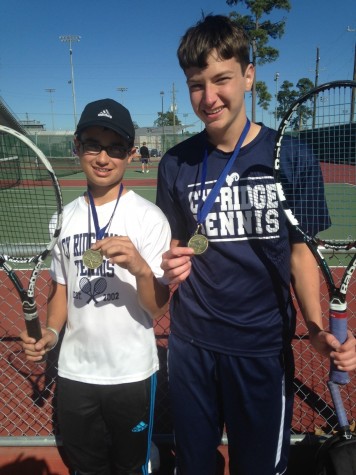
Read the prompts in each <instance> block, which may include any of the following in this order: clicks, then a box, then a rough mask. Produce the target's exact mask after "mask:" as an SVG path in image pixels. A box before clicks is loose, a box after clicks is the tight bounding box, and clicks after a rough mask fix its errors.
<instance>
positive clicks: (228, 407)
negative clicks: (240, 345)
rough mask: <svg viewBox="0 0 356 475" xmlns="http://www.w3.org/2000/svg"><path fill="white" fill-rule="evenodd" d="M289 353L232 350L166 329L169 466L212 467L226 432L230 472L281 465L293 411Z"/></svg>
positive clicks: (191, 472) (194, 472) (183, 471)
mask: <svg viewBox="0 0 356 475" xmlns="http://www.w3.org/2000/svg"><path fill="white" fill-rule="evenodd" d="M293 373H294V364H293V354H292V350H291V349H289V350H288V351H286V352H285V354H281V355H278V356H273V357H267V358H266V357H263V358H251V357H248V358H246V357H236V356H229V355H225V354H221V353H216V352H213V351H209V350H206V349H203V348H200V347H197V346H195V345H193V344H191V343H189V342H186V341H183V340H181V339H180V338H178V337H177V336H175V335H170V341H169V354H168V375H169V386H170V397H171V403H172V413H173V424H174V431H175V442H176V454H177V462H176V463H177V473H178V474H179V475H198V474H204V475H215V470H216V463H217V447H218V446H219V445H220V442H221V436H222V433H223V430H224V429H225V430H226V434H227V438H228V452H229V468H230V475H256V474H263V475H277V474H283V473H285V471H286V469H287V462H288V455H289V444H290V425H291V419H292V413H293Z"/></svg>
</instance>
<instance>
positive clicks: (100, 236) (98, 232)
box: [87, 183, 124, 241]
mask: <svg viewBox="0 0 356 475" xmlns="http://www.w3.org/2000/svg"><path fill="white" fill-rule="evenodd" d="M123 189H124V186H123V184H122V183H121V184H120V189H119V194H118V196H117V199H116V203H115V208H114V211H113V212H112V215H111V217H110V219H109V221H108V222H107V223H106V225H105V226H104V227H103V228H100V225H99V219H98V213H97V211H96V207H95V203H94V198H93V195H92V194H91V193H90V191H89V188H88V190H87V192H88V197H89V203H90V210H91V213H92V216H93V221H94V226H95V236H96V240H97V241H99V240H100V239H103V237H104V234H105V231H106V230H107V229H108V227H109V226H110V224H111V221H112V219H113V217H114V214H115V211H116V208H117V205H118V203H119V200H120V197H121V193H122V190H123ZM88 210H89V208H88ZM90 210H89V213H90ZM90 234H91V231H90V214H89V235H90Z"/></svg>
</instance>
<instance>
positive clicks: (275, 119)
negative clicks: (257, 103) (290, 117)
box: [274, 73, 279, 130]
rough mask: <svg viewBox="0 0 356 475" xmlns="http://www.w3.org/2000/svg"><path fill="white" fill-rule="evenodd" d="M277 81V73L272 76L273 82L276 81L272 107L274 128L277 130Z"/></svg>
mask: <svg viewBox="0 0 356 475" xmlns="http://www.w3.org/2000/svg"><path fill="white" fill-rule="evenodd" d="M278 79H279V73H276V74H275V75H274V80H275V81H276V104H275V106H274V128H275V129H276V130H277V96H278Z"/></svg>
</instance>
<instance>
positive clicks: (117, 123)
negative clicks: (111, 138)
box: [75, 99, 135, 145]
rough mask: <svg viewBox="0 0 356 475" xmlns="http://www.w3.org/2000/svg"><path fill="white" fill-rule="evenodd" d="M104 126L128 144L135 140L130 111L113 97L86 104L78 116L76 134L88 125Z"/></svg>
mask: <svg viewBox="0 0 356 475" xmlns="http://www.w3.org/2000/svg"><path fill="white" fill-rule="evenodd" d="M93 126H99V127H106V128H108V129H111V130H113V131H114V132H116V133H118V134H119V135H120V136H121V137H122V138H124V139H125V140H126V141H127V142H128V143H129V145H132V144H133V143H134V140H135V127H134V125H133V123H132V119H131V115H130V112H129V111H128V110H127V109H126V107H124V106H123V105H122V104H119V103H118V102H116V101H114V100H113V99H100V100H98V101H94V102H90V103H89V104H87V105H86V106H85V108H84V110H83V112H82V115H81V116H80V119H79V122H78V125H77V130H76V131H75V133H76V135H79V134H80V133H81V132H82V131H83V130H84V129H87V128H88V127H93Z"/></svg>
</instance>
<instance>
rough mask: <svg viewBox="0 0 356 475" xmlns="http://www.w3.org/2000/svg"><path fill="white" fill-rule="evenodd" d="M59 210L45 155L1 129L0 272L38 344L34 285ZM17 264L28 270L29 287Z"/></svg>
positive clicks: (55, 182)
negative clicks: (3, 274)
mask: <svg viewBox="0 0 356 475" xmlns="http://www.w3.org/2000/svg"><path fill="white" fill-rule="evenodd" d="M62 209H63V203H62V195H61V190H60V187H59V183H58V180H57V178H56V176H55V174H54V171H53V169H52V166H51V164H50V163H49V161H48V160H47V158H46V157H45V155H44V154H43V153H42V152H41V150H39V148H38V147H36V146H35V145H34V144H33V143H32V142H31V140H29V139H28V138H27V137H25V136H24V135H22V134H20V133H18V132H17V131H15V130H13V129H10V128H8V127H5V126H0V269H3V270H4V271H5V273H6V274H7V276H8V277H9V278H10V280H11V282H12V283H13V285H14V287H15V289H16V290H17V292H18V294H19V296H20V298H21V302H22V308H23V313H24V317H25V323H26V329H27V333H28V335H29V336H30V337H32V338H35V339H36V341H38V340H39V339H40V338H41V336H42V332H41V325H40V320H39V318H38V312H37V306H36V302H35V287H36V281H37V277H38V275H39V272H40V268H41V266H42V264H43V263H44V261H45V259H46V258H47V257H48V255H49V253H50V251H51V250H52V249H53V247H54V245H55V243H56V241H57V238H58V236H59V232H60V229H61V224H62ZM20 266H21V267H22V269H23V268H25V269H26V270H28V271H29V272H31V275H30V278H29V281H28V286H27V289H26V288H25V286H24V284H23V283H22V280H21V278H20V276H19V273H18V270H19V267H20Z"/></svg>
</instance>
